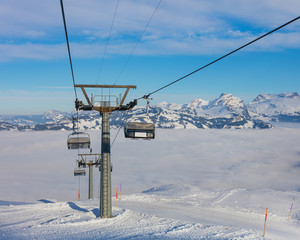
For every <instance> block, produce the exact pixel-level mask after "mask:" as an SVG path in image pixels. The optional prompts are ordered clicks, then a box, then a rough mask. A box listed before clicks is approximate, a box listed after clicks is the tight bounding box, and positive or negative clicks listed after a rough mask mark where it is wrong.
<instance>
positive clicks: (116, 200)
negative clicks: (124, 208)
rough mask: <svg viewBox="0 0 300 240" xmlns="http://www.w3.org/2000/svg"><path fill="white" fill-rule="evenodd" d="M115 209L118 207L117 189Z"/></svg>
mask: <svg viewBox="0 0 300 240" xmlns="http://www.w3.org/2000/svg"><path fill="white" fill-rule="evenodd" d="M116 207H118V188H117V189H116Z"/></svg>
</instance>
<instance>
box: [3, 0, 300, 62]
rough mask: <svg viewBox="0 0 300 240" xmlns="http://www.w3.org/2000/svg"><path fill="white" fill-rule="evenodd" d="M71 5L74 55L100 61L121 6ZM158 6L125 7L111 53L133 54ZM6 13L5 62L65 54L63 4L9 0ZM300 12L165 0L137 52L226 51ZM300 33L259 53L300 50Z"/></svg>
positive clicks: (294, 5) (291, 4)
mask: <svg viewBox="0 0 300 240" xmlns="http://www.w3.org/2000/svg"><path fill="white" fill-rule="evenodd" d="M64 3H65V12H66V19H67V24H68V29H69V38H70V41H71V43H72V46H71V47H72V54H73V56H74V57H77V58H95V57H99V56H100V55H101V54H102V52H103V48H104V46H105V42H106V38H107V35H108V33H109V26H110V23H111V20H112V14H113V12H114V8H115V1H96V0H88V1H84V2H83V1H75V0H72V1H70V0H65V1H64ZM16 6H18V7H16ZM155 6H156V2H154V1H151V2H149V1H145V0H142V1H138V2H137V1H133V0H126V1H121V2H120V4H119V9H118V11H117V15H116V20H115V24H114V28H113V31H112V36H111V41H110V45H109V48H108V54H128V53H130V51H131V49H132V48H133V47H134V45H135V43H136V41H137V39H138V38H139V36H140V34H141V32H142V31H143V29H144V26H145V24H146V23H147V21H148V20H149V18H150V16H151V14H152V12H153V10H154V8H155ZM0 9H1V10H0V13H1V14H0V28H1V32H0V36H1V37H2V40H1V41H0V53H1V55H0V61H13V60H16V59H38V60H45V59H58V58H63V57H66V46H65V38H64V32H63V25H62V19H61V10H60V5H59V3H58V2H55V3H54V2H53V1H51V0H45V1H43V4H41V2H40V1H38V0H33V1H30V2H26V3H25V2H24V1H20V0H12V1H8V0H3V1H2V2H1V3H0ZM297 9H300V2H299V1H297V0H286V1H279V0H272V1H271V0H252V1H238V0H226V1H225V0H215V1H196V0H189V1H188V2H187V1H183V0H173V1H162V4H161V5H160V8H159V9H158V11H157V12H156V14H155V16H154V18H153V20H152V22H151V23H150V25H149V27H148V29H147V32H146V34H145V36H144V37H143V39H142V41H141V43H140V44H139V46H138V48H137V49H136V52H135V53H136V54H139V55H159V54H178V55H179V54H183V55H190V54H205V55H207V54H219V53H223V52H224V50H231V49H232V48H235V47H238V46H239V45H240V44H243V43H245V42H247V41H248V40H252V38H254V37H256V36H258V35H259V34H261V33H264V32H266V31H268V30H270V29H272V28H274V27H276V26H278V25H280V24H282V23H284V22H285V21H288V20H290V19H291V18H294V17H296V16H297V15H299V12H298V11H297ZM299 29H300V23H298V22H295V23H293V25H291V26H289V27H288V28H286V29H285V31H284V32H281V33H279V34H277V35H276V36H275V35H274V36H273V37H271V38H270V39H268V42H266V41H265V42H262V43H260V44H257V46H259V47H257V48H255V47H254V48H252V51H257V50H259V51H262V50H263V48H262V46H264V47H265V48H264V49H265V50H266V51H270V50H272V51H275V50H277V49H283V48H285V47H287V48H299V44H298V42H299ZM128 49H129V50H128Z"/></svg>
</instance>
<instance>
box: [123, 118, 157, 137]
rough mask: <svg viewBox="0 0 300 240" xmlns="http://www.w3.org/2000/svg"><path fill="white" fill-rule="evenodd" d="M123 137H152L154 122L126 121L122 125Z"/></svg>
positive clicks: (153, 134) (153, 135)
mask: <svg viewBox="0 0 300 240" xmlns="http://www.w3.org/2000/svg"><path fill="white" fill-rule="evenodd" d="M124 133H125V138H133V139H135V138H142V139H154V137H155V126H154V123H138V122H127V123H126V124H125V127H124Z"/></svg>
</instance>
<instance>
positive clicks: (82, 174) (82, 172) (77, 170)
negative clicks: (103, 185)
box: [74, 168, 85, 176]
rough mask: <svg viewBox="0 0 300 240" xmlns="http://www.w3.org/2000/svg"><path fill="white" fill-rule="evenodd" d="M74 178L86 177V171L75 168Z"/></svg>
mask: <svg viewBox="0 0 300 240" xmlns="http://www.w3.org/2000/svg"><path fill="white" fill-rule="evenodd" d="M74 176H85V169H82V168H75V169H74Z"/></svg>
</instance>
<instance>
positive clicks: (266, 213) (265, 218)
mask: <svg viewBox="0 0 300 240" xmlns="http://www.w3.org/2000/svg"><path fill="white" fill-rule="evenodd" d="M267 216H268V208H267V209H266V217H265V226H264V234H263V236H265V235H266V225H267Z"/></svg>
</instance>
